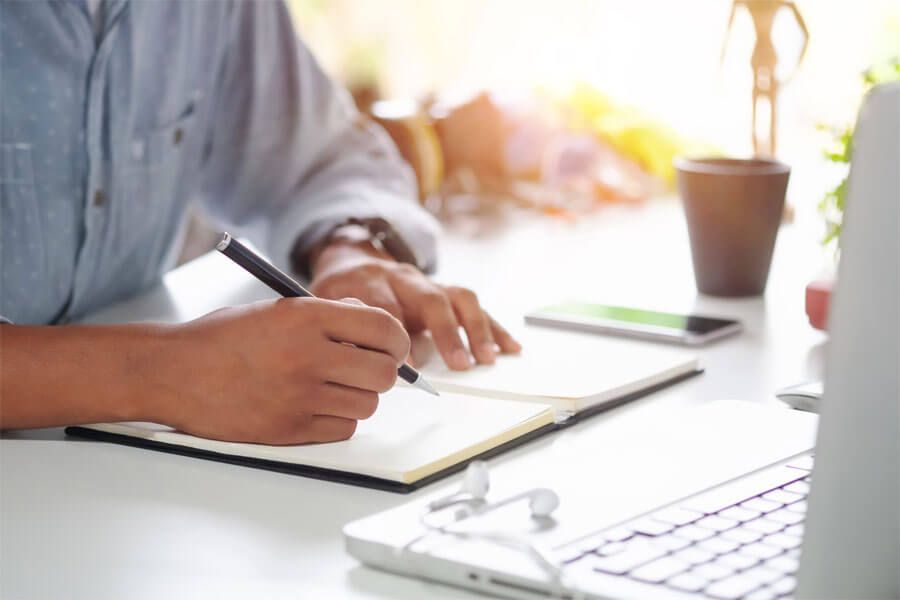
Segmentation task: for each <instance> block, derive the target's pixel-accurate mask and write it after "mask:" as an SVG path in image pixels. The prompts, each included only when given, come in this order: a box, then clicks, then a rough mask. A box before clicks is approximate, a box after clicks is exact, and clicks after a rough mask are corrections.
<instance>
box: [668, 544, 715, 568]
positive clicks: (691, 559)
mask: <svg viewBox="0 0 900 600" xmlns="http://www.w3.org/2000/svg"><path fill="white" fill-rule="evenodd" d="M672 556H674V557H675V558H677V559H678V560H683V561H685V562H688V563H691V564H692V565H699V564H703V563H705V562H709V561H711V560H712V559H714V558H715V557H716V555H715V554H713V553H712V552H707V551H706V550H701V549H700V548H698V547H697V546H691V547H689V548H685V549H684V550H679V551H678V552H675V553H674V554H672Z"/></svg>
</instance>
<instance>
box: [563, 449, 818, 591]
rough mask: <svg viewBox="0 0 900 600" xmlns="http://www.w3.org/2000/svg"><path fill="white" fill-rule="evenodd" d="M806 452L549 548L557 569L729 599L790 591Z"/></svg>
mask: <svg viewBox="0 0 900 600" xmlns="http://www.w3.org/2000/svg"><path fill="white" fill-rule="evenodd" d="M811 469H812V456H804V457H801V458H799V459H797V460H795V461H794V462H792V463H788V464H787V465H781V466H777V467H772V468H769V469H765V470H763V471H760V472H757V473H753V474H751V475H748V476H747V477H743V478H741V479H738V480H736V481H734V482H731V483H729V484H727V485H725V486H722V487H719V488H716V489H715V490H712V491H710V492H706V493H703V494H700V495H698V496H694V497H692V498H689V499H688V500H685V501H683V502H681V503H680V504H678V505H676V506H673V507H669V508H664V509H661V510H658V511H656V512H654V513H652V514H650V515H647V516H645V517H641V518H640V519H637V520H635V521H632V522H629V523H626V524H625V525H622V526H618V527H614V528H612V529H607V530H604V531H602V532H600V533H598V534H596V535H592V536H590V537H587V538H583V539H581V540H579V541H577V542H573V543H571V544H567V545H566V546H563V547H562V548H559V549H557V551H556V556H557V559H558V560H559V561H561V562H562V563H564V568H565V569H566V570H569V569H570V568H577V569H579V570H581V571H582V572H584V571H588V572H592V571H593V572H599V573H605V574H609V575H617V576H622V577H628V578H630V579H634V580H637V581H641V582H644V583H648V584H654V585H660V586H665V587H666V588H670V589H673V590H678V591H681V592H689V593H696V594H699V595H704V596H707V597H711V598H717V599H722V600H731V599H737V598H747V599H748V600H764V599H769V598H783V597H790V596H791V595H792V594H793V592H794V587H795V585H796V579H795V574H796V571H797V565H798V560H799V556H800V542H801V539H802V536H803V519H804V516H805V514H806V497H807V493H808V492H809V472H810V470H811Z"/></svg>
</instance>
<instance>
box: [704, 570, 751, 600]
mask: <svg viewBox="0 0 900 600" xmlns="http://www.w3.org/2000/svg"><path fill="white" fill-rule="evenodd" d="M742 575H743V574H742V573H739V574H738V575H735V576H734V577H729V578H727V579H722V580H721V581H717V582H715V583H713V584H712V585H710V586H709V587H708V588H706V589H705V590H704V591H703V593H704V594H706V595H707V596H712V597H713V598H718V599H719V600H736V599H737V598H743V597H744V596H746V595H747V594H749V593H750V592H752V591H753V590H755V589H756V588H758V587H760V583H759V582H758V581H755V580H753V579H749V578H747V577H743V576H742Z"/></svg>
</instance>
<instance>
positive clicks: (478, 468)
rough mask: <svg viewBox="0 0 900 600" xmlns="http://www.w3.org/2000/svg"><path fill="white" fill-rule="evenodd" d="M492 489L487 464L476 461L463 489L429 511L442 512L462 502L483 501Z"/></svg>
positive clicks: (435, 503)
mask: <svg viewBox="0 0 900 600" xmlns="http://www.w3.org/2000/svg"><path fill="white" fill-rule="evenodd" d="M490 487H491V482H490V478H489V477H488V470H487V463H485V462H484V461H480V460H476V461H473V462H471V463H469V466H468V467H467V468H466V475H465V477H464V478H463V482H462V487H461V488H460V490H459V491H458V492H456V493H455V494H451V495H449V496H447V497H445V498H441V499H439V500H435V501H434V502H431V503H430V504H429V505H428V508H429V510H441V509H444V508H447V507H448V506H452V505H454V504H459V503H461V502H472V501H483V500H484V498H485V496H487V493H488V489H490Z"/></svg>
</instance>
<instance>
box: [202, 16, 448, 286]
mask: <svg viewBox="0 0 900 600" xmlns="http://www.w3.org/2000/svg"><path fill="white" fill-rule="evenodd" d="M231 27H232V28H233V29H232V31H231V33H232V38H231V40H232V41H231V44H230V46H229V49H228V55H227V56H226V58H225V60H224V62H223V67H222V72H221V74H220V76H219V77H218V86H219V87H218V90H217V93H216V97H215V98H214V102H215V103H216V105H215V108H214V110H213V114H212V122H211V127H210V131H211V133H210V137H209V140H208V142H207V146H206V149H205V154H204V164H203V184H202V188H201V190H200V195H201V199H202V202H203V205H204V207H205V208H206V210H207V211H208V212H209V213H210V214H211V216H213V217H214V218H216V219H217V220H219V221H222V222H224V223H226V224H228V225H229V226H230V227H232V228H233V229H234V230H235V231H236V232H237V233H239V234H241V235H246V236H248V237H249V238H250V239H251V240H252V241H253V242H254V243H256V244H257V245H259V246H260V247H262V248H265V249H266V251H267V252H268V253H269V256H270V258H271V259H272V260H273V262H274V263H275V264H277V265H278V266H280V267H282V268H290V266H291V265H290V257H291V254H292V252H296V251H297V250H299V251H301V252H302V251H304V250H306V249H308V248H311V247H312V246H313V245H315V244H316V243H317V242H319V241H320V240H321V239H322V237H323V236H325V235H327V234H328V233H329V232H330V231H331V230H332V229H333V228H334V227H335V226H337V225H340V224H341V223H344V222H346V221H348V220H352V219H355V220H368V219H383V220H384V221H387V223H389V224H390V226H391V227H392V228H393V230H394V232H396V235H397V236H398V237H399V238H400V239H401V240H402V241H403V242H404V243H405V244H406V245H407V246H408V247H409V249H410V250H411V252H412V255H413V256H414V257H415V262H416V263H417V266H419V267H420V268H421V269H423V270H426V271H431V270H433V269H434V267H435V263H436V249H435V246H436V235H437V224H436V222H435V221H434V219H433V218H432V217H431V216H430V215H429V214H428V213H427V212H426V211H424V210H423V209H422V208H421V207H420V206H419V204H418V202H417V200H416V197H417V196H416V187H415V181H414V178H413V175H412V172H411V170H410V169H409V167H408V166H407V165H406V164H405V163H404V162H403V160H402V159H401V158H400V156H399V153H398V152H397V150H396V148H395V147H394V145H393V143H392V142H391V140H390V139H389V138H388V137H387V135H386V134H385V133H384V131H382V130H381V129H380V128H379V127H378V126H377V125H375V124H373V123H371V122H370V121H368V120H367V119H365V118H364V117H362V116H361V115H360V114H359V113H358V112H357V111H356V109H355V107H354V105H353V103H352V100H351V98H350V96H349V94H348V93H347V92H346V91H345V90H344V89H342V88H341V87H339V86H338V85H336V84H335V82H334V81H332V80H331V79H330V78H329V77H328V76H327V75H326V74H325V73H324V72H323V71H322V69H321V67H320V66H319V64H318V63H317V62H316V60H315V58H314V57H313V56H312V54H311V53H310V51H309V49H308V48H307V47H306V46H305V45H304V44H303V43H302V42H301V40H300V39H299V38H298V36H297V35H296V34H295V32H294V29H293V27H292V22H291V18H290V15H289V14H288V12H287V9H286V8H285V6H284V4H283V3H282V2H280V1H279V2H238V3H236V4H235V5H234V7H233V14H232V21H231Z"/></svg>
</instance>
